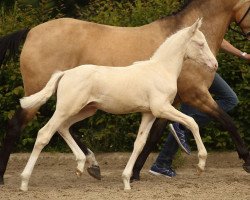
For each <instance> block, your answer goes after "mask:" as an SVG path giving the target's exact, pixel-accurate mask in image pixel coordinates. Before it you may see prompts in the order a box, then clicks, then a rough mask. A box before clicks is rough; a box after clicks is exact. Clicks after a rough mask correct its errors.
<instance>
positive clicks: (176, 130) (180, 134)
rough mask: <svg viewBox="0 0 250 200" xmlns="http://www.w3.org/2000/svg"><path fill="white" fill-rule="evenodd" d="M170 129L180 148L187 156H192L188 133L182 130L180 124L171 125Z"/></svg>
mask: <svg viewBox="0 0 250 200" xmlns="http://www.w3.org/2000/svg"><path fill="white" fill-rule="evenodd" d="M169 128H170V131H171V133H172V134H173V136H174V137H175V139H176V141H177V142H178V144H179V145H180V147H181V148H182V149H183V150H184V151H185V152H186V153H187V154H189V155H190V154H191V150H190V147H189V145H188V143H187V139H186V132H185V131H184V130H182V129H180V127H179V124H178V123H173V124H169Z"/></svg>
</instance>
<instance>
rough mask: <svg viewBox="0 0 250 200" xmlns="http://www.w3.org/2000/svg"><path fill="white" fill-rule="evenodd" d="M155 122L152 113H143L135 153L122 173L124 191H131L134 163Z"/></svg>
mask: <svg viewBox="0 0 250 200" xmlns="http://www.w3.org/2000/svg"><path fill="white" fill-rule="evenodd" d="M154 121H155V117H154V116H153V115H152V114H151V113H143V114H142V120H141V124H140V127H139V131H138V134H137V137H136V140H135V143H134V149H133V152H132V154H131V156H130V158H129V161H128V163H127V165H126V167H125V169H124V171H123V173H122V179H123V183H124V190H130V189H131V187H130V177H131V175H132V169H133V166H134V163H135V161H136V159H137V157H138V155H139V154H140V152H141V151H142V149H143V147H144V145H145V143H146V140H147V137H148V133H149V131H150V129H151V127H152V125H153V122H154Z"/></svg>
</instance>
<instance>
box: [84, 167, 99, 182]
mask: <svg viewBox="0 0 250 200" xmlns="http://www.w3.org/2000/svg"><path fill="white" fill-rule="evenodd" d="M87 171H88V173H89V175H90V176H92V177H94V178H95V179H97V180H101V170H100V167H99V166H97V165H92V166H90V167H88V168H87Z"/></svg>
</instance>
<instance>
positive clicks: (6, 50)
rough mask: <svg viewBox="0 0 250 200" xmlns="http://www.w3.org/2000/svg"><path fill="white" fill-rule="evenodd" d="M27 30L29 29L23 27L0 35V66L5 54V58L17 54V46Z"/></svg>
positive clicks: (23, 38) (25, 35)
mask: <svg viewBox="0 0 250 200" xmlns="http://www.w3.org/2000/svg"><path fill="white" fill-rule="evenodd" d="M29 31H30V29H23V30H20V31H16V32H14V33H11V34H9V35H5V36H3V37H0V66H1V65H2V64H3V62H4V60H5V57H6V55H8V57H7V59H10V58H13V57H15V56H16V55H17V53H18V49H19V46H20V44H21V42H22V41H23V40H25V39H26V37H27V35H28V32H29Z"/></svg>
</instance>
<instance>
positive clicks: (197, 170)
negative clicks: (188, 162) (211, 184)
mask: <svg viewBox="0 0 250 200" xmlns="http://www.w3.org/2000/svg"><path fill="white" fill-rule="evenodd" d="M196 172H197V175H198V176H200V175H201V174H202V173H203V172H204V169H201V168H200V167H197V168H196Z"/></svg>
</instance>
